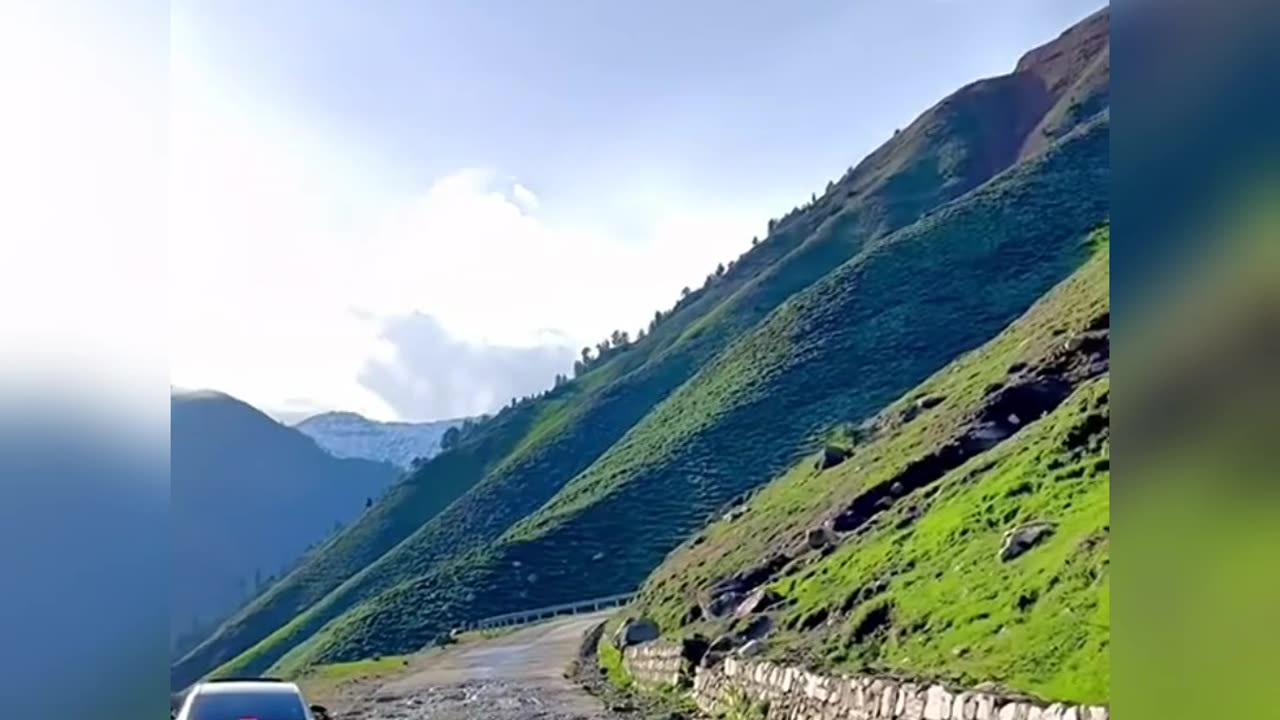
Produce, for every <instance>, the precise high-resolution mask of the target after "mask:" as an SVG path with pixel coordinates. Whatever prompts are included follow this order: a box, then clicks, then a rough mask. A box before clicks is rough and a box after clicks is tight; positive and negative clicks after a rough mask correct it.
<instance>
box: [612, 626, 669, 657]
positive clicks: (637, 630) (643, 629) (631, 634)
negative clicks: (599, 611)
mask: <svg viewBox="0 0 1280 720" xmlns="http://www.w3.org/2000/svg"><path fill="white" fill-rule="evenodd" d="M660 634H661V632H660V631H659V630H658V624H657V623H655V622H654V621H652V620H650V619H648V618H628V619H627V620H626V621H625V622H623V623H622V624H621V625H619V626H618V630H617V632H615V633H614V634H613V646H614V647H615V648H617V649H619V650H622V649H625V648H628V647H631V646H632V645H639V644H641V643H647V642H649V641H650V640H657V639H658V635H660Z"/></svg>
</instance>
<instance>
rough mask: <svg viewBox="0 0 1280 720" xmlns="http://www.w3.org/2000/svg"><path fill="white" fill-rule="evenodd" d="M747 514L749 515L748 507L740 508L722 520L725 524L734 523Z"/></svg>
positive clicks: (727, 514) (726, 514)
mask: <svg viewBox="0 0 1280 720" xmlns="http://www.w3.org/2000/svg"><path fill="white" fill-rule="evenodd" d="M746 514H747V508H746V506H740V507H736V508H734V509H732V510H730V511H729V512H727V513H725V514H724V515H723V516H721V518H720V519H721V520H723V521H725V522H733V521H734V520H737V519H738V518H740V517H742V516H743V515H746Z"/></svg>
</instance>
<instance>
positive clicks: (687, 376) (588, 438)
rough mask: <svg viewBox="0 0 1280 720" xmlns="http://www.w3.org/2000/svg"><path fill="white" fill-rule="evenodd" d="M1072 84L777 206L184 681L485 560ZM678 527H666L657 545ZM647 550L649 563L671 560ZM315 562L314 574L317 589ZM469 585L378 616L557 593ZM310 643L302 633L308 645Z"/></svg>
mask: <svg viewBox="0 0 1280 720" xmlns="http://www.w3.org/2000/svg"><path fill="white" fill-rule="evenodd" d="M1058 99H1059V98H1058V96H1056V95H1055V94H1054V93H1053V92H1051V91H1050V90H1049V89H1048V87H1047V86H1046V84H1045V82H1044V80H1043V78H1042V77H1041V75H1038V74H1036V73H1035V72H1032V71H1031V70H1023V71H1021V72H1019V73H1015V74H1013V75H1009V76H1006V77H1003V78H994V79H991V80H986V81H981V82H978V83H974V84H973V85H970V86H968V87H966V88H964V89H962V90H960V91H958V92H957V93H956V94H954V95H953V96H952V97H950V98H948V99H946V100H944V101H943V102H941V103H939V104H938V105H936V106H935V107H933V108H931V109H930V110H928V111H927V112H926V113H924V114H923V115H922V116H921V118H920V119H918V120H917V121H916V122H915V123H913V124H912V125H911V126H910V127H908V128H906V129H904V130H903V131H902V132H900V133H898V134H897V135H895V137H894V138H893V139H892V140H890V141H889V142H888V143H886V144H885V146H883V147H882V148H881V149H880V150H878V151H877V152H876V153H873V154H872V155H871V156H869V157H868V158H867V159H866V160H864V161H863V162H862V163H860V164H859V165H858V166H857V167H855V168H852V169H851V170H850V171H849V172H848V173H847V174H846V175H845V176H844V177H843V178H841V179H840V180H839V181H838V182H835V183H833V184H832V185H831V186H830V187H829V188H828V190H827V192H826V193H824V194H823V195H822V196H821V197H819V198H817V199H816V200H815V201H814V202H812V203H808V204H806V205H805V206H804V207H800V208H797V209H795V210H794V211H792V212H790V213H788V214H787V215H785V216H784V217H782V218H781V219H779V220H778V221H777V222H776V223H771V231H770V233H769V235H768V236H767V237H765V238H763V239H762V240H761V241H760V242H759V244H758V245H755V246H754V247H753V248H752V250H751V251H749V252H748V253H746V254H744V255H743V256H742V257H740V258H738V259H737V260H736V261H735V262H733V263H730V264H729V266H728V268H726V270H725V271H724V272H723V273H721V274H712V275H711V276H709V277H708V281H707V284H706V285H705V286H704V287H702V288H699V289H697V290H694V291H692V292H691V293H689V294H688V295H687V296H686V297H683V298H682V299H681V301H680V302H679V303H677V304H676V306H675V307H674V308H672V309H671V310H670V311H667V312H665V313H658V314H657V316H655V322H654V323H653V324H652V325H651V326H650V328H649V330H648V333H647V334H646V336H645V337H644V338H643V339H641V340H639V341H637V342H634V343H628V344H627V345H626V346H625V347H622V348H616V349H612V350H610V351H609V352H608V354H607V356H605V357H602V358H601V359H599V360H597V361H595V362H593V363H591V364H590V367H589V368H588V369H587V371H586V372H584V373H583V374H581V376H580V377H578V378H576V379H575V380H573V381H571V382H569V383H567V384H565V385H562V386H559V387H557V388H556V389H555V390H553V391H552V392H550V393H548V394H547V395H546V396H544V397H540V398H537V399H536V400H533V401H531V402H527V403H520V404H518V405H517V406H516V407H514V408H512V409H510V410H508V411H505V412H504V413H501V414H500V415H499V416H498V417H497V418H495V419H493V420H491V421H489V422H488V423H485V424H483V425H482V426H481V427H479V428H477V429H476V431H475V433H473V434H470V435H469V436H468V440H469V441H470V442H471V443H472V444H471V445H470V446H469V447H471V448H473V451H472V454H471V456H470V459H469V460H468V461H467V462H458V461H457V459H455V458H452V457H451V456H452V455H453V454H454V453H452V452H449V453H444V454H443V455H441V456H439V457H437V458H435V459H434V460H433V461H432V462H430V463H428V464H426V465H425V466H424V467H422V468H421V469H420V470H419V471H418V473H417V474H416V475H415V479H411V481H410V482H418V480H417V478H421V482H423V483H426V484H433V485H434V484H439V485H440V486H442V487H448V488H451V489H453V490H456V491H457V492H458V493H459V494H458V496H457V499H456V501H454V502H453V503H452V504H451V505H449V506H448V507H447V508H444V509H443V510H440V509H439V508H437V507H434V506H433V507H432V508H424V507H422V506H420V505H415V504H413V503H410V502H404V500H403V499H402V498H400V497H398V496H396V495H393V496H391V497H390V498H388V500H387V501H384V502H383V503H380V504H379V505H378V506H377V509H378V512H379V517H381V518H383V521H382V522H381V523H380V524H378V525H373V526H367V527H353V528H352V529H351V530H349V531H348V533H347V534H346V537H340V538H338V539H337V540H335V543H334V545H333V546H332V547H331V548H329V549H327V550H326V551H325V552H324V553H321V554H320V556H318V558H317V561H316V563H315V565H314V567H311V568H309V569H308V568H303V569H300V570H303V571H305V574H303V573H300V574H299V576H298V578H286V580H285V581H284V582H283V583H282V584H281V586H280V588H278V591H277V592H276V594H275V595H274V596H273V597H271V598H266V601H265V602H264V603H262V604H261V605H260V606H258V607H256V608H251V609H250V611H249V612H247V613H244V614H242V615H241V616H239V617H238V618H237V620H236V624H235V625H229V626H228V627H227V628H224V630H226V632H221V633H219V634H217V635H215V636H214V637H213V638H211V640H210V642H209V643H208V644H207V647H206V648H205V650H206V651H205V652H204V653H203V654H201V655H199V656H195V655H193V656H192V657H190V658H188V660H187V661H186V662H184V663H183V664H182V665H181V666H180V667H179V668H177V669H176V672H175V682H178V681H180V680H182V679H187V680H190V679H194V677H196V676H198V675H200V674H202V673H204V672H207V671H208V670H209V669H212V668H213V667H214V666H215V665H217V664H218V663H223V662H225V661H227V660H228V659H230V658H234V659H231V660H230V662H225V664H224V665H223V666H222V670H221V671H222V672H236V673H242V672H262V671H264V670H265V669H266V668H268V667H269V666H271V665H272V664H275V663H277V662H279V661H280V660H281V658H283V657H284V655H285V653H287V652H290V651H291V650H293V649H295V648H297V647H298V646H299V644H300V643H303V642H304V641H307V640H308V639H312V638H314V636H315V635H316V633H317V632H318V631H320V630H321V628H324V627H325V626H326V625H328V624H330V623H331V622H332V621H334V620H335V619H337V618H339V617H340V616H343V615H344V613H349V612H350V613H351V615H350V617H348V618H346V619H344V620H343V621H341V623H339V625H342V626H346V627H355V626H356V624H353V620H352V619H353V618H356V617H364V616H365V615H370V616H374V615H378V614H379V613H378V610H377V608H380V607H383V603H382V601H381V600H378V601H373V599H374V598H377V597H379V596H380V595H384V594H385V595H387V596H388V597H396V596H398V595H397V593H399V592H402V590H397V588H407V587H411V586H413V584H414V583H415V582H419V581H420V580H421V579H422V578H426V577H437V578H439V577H450V576H451V574H454V573H456V574H458V577H459V578H465V577H466V576H469V574H473V573H476V572H478V570H477V568H482V567H484V566H485V563H484V562H472V560H473V559H477V558H479V559H484V558H488V557H492V556H493V555H494V552H495V551H494V547H493V545H492V544H493V543H494V541H496V540H497V539H498V538H500V537H502V536H503V534H504V533H508V531H509V530H510V529H511V528H512V526H513V525H514V524H516V523H518V522H520V521H522V520H524V519H526V518H527V517H528V516H529V515H530V514H532V513H534V512H535V511H537V510H539V508H541V507H542V506H543V505H545V504H546V503H547V502H548V501H550V500H552V498H554V497H556V496H557V493H559V492H560V491H561V490H562V489H563V488H565V486H566V484H567V483H569V482H570V481H571V480H573V479H574V478H575V477H578V476H579V475H581V474H583V473H584V471H588V468H591V467H593V464H595V463H596V462H597V461H598V460H600V459H602V457H604V456H606V453H607V452H609V453H613V452H615V451H616V450H617V447H618V445H619V443H620V442H621V443H623V444H625V443H626V442H627V440H626V438H628V437H629V436H630V435H629V433H634V432H636V428H637V424H638V423H640V422H641V421H642V420H644V419H645V418H646V417H647V416H649V415H650V413H651V411H653V410H654V408H655V407H656V406H658V405H659V404H660V403H662V402H664V401H666V400H667V399H668V398H669V397H670V396H671V395H672V393H674V392H676V391H677V389H679V388H681V387H682V386H685V385H686V383H688V382H690V380H691V378H693V377H694V376H695V375H696V374H698V373H699V372H705V370H704V369H705V368H706V367H707V366H708V364H709V363H712V362H713V361H715V358H717V357H718V356H720V355H721V354H722V353H723V352H724V351H725V350H726V348H728V347H729V346H730V345H731V344H732V343H734V342H735V341H737V340H739V339H740V338H741V337H742V336H743V335H744V334H746V333H748V332H749V331H751V329H752V328H753V327H755V326H756V325H758V324H759V323H760V322H761V321H762V320H764V319H765V318H766V317H768V316H769V315H770V313H772V312H774V311H775V310H776V309H777V308H778V307H779V306H780V305H782V304H783V303H785V302H786V301H787V300H789V299H790V298H792V297H794V296H796V295H797V294H798V293H801V292H804V291H806V290H807V289H809V288H811V287H813V286H814V284H815V283H818V282H819V281H821V280H822V279H823V278H824V277H827V276H828V275H829V274H830V273H831V272H832V271H833V270H835V269H836V268H838V267H840V266H841V265H842V264H844V263H846V262H847V261H848V260H849V259H850V258H852V257H855V256H857V255H859V254H860V253H863V252H865V251H866V250H867V248H869V247H871V246H873V245H876V244H877V243H879V242H881V241H882V240H884V238H886V237H887V236H889V235H890V234H892V233H893V232H895V231H898V230H900V229H901V228H903V227H905V226H907V225H909V224H911V223H913V222H915V221H916V220H918V219H919V218H920V217H921V216H922V215H923V214H924V213H926V212H928V211H930V210H932V209H934V208H937V207H938V206H940V205H942V204H944V203H946V202H947V201H949V200H952V199H955V198H957V197H960V196H962V195H963V194H965V193H966V192H969V191H971V190H972V189H973V188H975V187H977V186H978V185H980V184H981V183H983V182H985V181H986V180H988V179H989V178H990V177H991V176H992V175H993V174H994V173H997V172H999V171H1001V170H1003V169H1005V168H1006V167H1007V166H1008V165H1009V164H1010V163H1012V162H1014V161H1015V160H1017V158H1018V156H1019V153H1020V152H1021V148H1022V146H1023V145H1024V144H1025V142H1026V138H1027V136H1028V135H1029V133H1031V132H1032V131H1033V129H1034V128H1035V127H1036V126H1037V124H1038V123H1040V122H1041V120H1042V119H1043V118H1044V117H1045V115H1046V114H1047V113H1050V112H1052V111H1053V109H1054V107H1055V106H1056V103H1057V102H1058ZM1068 265H1069V263H1068ZM948 357H949V356H948ZM890 397H892V396H891V395H886V396H884V397H883V398H882V399H881V400H880V402H884V401H887V400H888V399H889V398H890ZM875 407H878V405H874V404H873V405H869V406H868V410H871V409H874V408H875ZM785 442H789V441H788V440H784V444H785ZM480 445H483V450H480V449H478V448H479V447H480ZM794 452H795V449H794V448H788V449H782V450H779V452H778V453H776V457H775V458H774V460H773V461H774V462H785V461H786V460H789V459H790V458H791V457H792V456H793V453H794ZM716 493H717V494H718V493H719V491H718V490H717V491H716ZM709 502H710V501H709ZM704 504H705V503H704ZM437 511H438V513H439V514H436V512H437ZM702 519H704V518H703V517H699V518H698V521H699V522H701V520H702ZM674 527H676V528H687V527H689V523H688V518H686V517H683V516H682V517H680V518H679V519H678V521H677V522H676V524H675V526H674ZM676 539H678V538H676V537H674V536H668V535H662V536H660V537H658V538H656V539H655V547H657V546H659V545H669V544H670V543H671V542H674V541H675V540H676ZM659 557H660V556H659ZM370 558H376V560H372V561H371V560H370ZM646 558H648V559H646V560H645V562H646V563H647V565H646V566H645V567H644V568H643V569H644V570H647V569H648V568H649V567H652V564H653V563H654V562H656V559H653V558H649V557H648V556H646ZM638 567H640V566H639V565H633V566H628V567H627V572H628V573H630V575H628V577H630V578H631V580H630V582H633V583H634V582H636V581H638V580H639V577H641V576H642V574H643V573H642V571H641V572H640V574H637V568H638ZM525 576H526V577H527V574H526V575H525ZM303 577H308V578H312V579H313V582H310V583H307V584H305V587H306V591H305V592H300V591H299V588H300V587H301V586H303V583H302V582H301V578H303ZM432 582H434V581H432ZM456 584H457V586H458V588H459V589H458V592H456V593H444V594H437V595H436V601H438V602H441V603H446V604H450V607H453V606H454V605H455V604H456V606H457V608H458V611H457V612H456V613H452V614H439V613H437V614H436V619H435V620H434V621H433V622H432V624H431V625H430V627H425V626H423V625H422V624H421V623H420V622H419V618H420V616H421V613H419V612H414V613H411V614H410V615H407V616H403V617H401V616H399V615H394V614H393V615H388V616H386V617H382V618H380V619H379V620H378V622H381V623H392V624H393V625H395V627H394V628H393V629H387V630H385V634H398V635H399V636H400V638H401V639H400V640H399V641H398V642H399V644H400V645H403V646H408V645H410V644H412V643H419V644H420V643H421V642H423V641H425V640H428V639H430V637H429V636H430V634H431V633H432V632H435V631H438V630H440V629H443V628H444V625H445V623H446V622H447V621H448V619H449V618H450V617H454V616H456V615H458V614H459V613H461V614H473V613H477V612H483V610H482V609H483V608H486V607H489V606H490V604H491V603H490V602H489V600H493V602H492V604H493V605H502V606H503V607H508V608H509V607H512V606H513V605H514V606H517V607H519V606H526V605H527V604H528V603H533V602H538V601H539V597H540V595H541V592H540V590H538V589H537V588H536V587H525V586H524V585H521V584H515V585H512V584H506V585H504V586H503V587H502V588H501V590H500V595H501V598H500V599H499V598H497V597H494V598H488V597H487V595H489V594H492V592H493V591H491V590H489V589H488V588H487V587H486V585H485V584H484V583H479V584H472V583H469V582H467V581H464V580H461V579H460V580H459V582H457V583H456ZM601 584H602V585H606V584H607V585H611V586H613V585H616V584H617V580H616V579H614V580H612V581H609V582H604V583H601ZM533 585H536V583H533ZM477 593H480V594H482V595H485V596H486V597H477V596H476V594H477ZM409 594H410V595H412V592H410V593H409ZM411 602H416V600H415V601H411ZM362 603H363V604H364V605H362ZM464 606H465V607H464ZM357 607H358V608H359V609H358V610H353V608H357ZM423 612H425V611H423ZM400 623H403V626H401V625H400ZM337 626H338V625H334V626H331V627H330V628H329V629H328V630H326V631H325V633H324V635H325V637H326V638H328V637H331V636H332V635H333V632H334V630H335V628H336V627H337ZM410 630H411V631H410ZM356 634H357V635H362V633H356ZM383 634H384V632H383V631H378V632H374V633H370V634H368V637H375V636H376V637H381V636H382V635H383ZM344 642H345V641H344ZM380 643H381V640H378V641H373V640H367V638H366V639H361V640H359V641H358V642H357V645H355V646H352V647H351V648H348V649H347V651H344V655H345V656H355V655H354V654H353V653H358V652H366V651H367V652H370V653H376V652H381V650H380V647H381V646H380ZM339 644H342V643H339ZM316 645H317V644H316V643H311V644H310V645H308V647H315V646H316ZM356 648H358V650H357V649H356ZM309 652H310V650H307V649H303V650H298V651H297V652H295V653H294V655H293V657H294V658H298V657H305V656H307V654H308V653H309Z"/></svg>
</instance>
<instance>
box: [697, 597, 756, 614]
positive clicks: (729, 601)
mask: <svg viewBox="0 0 1280 720" xmlns="http://www.w3.org/2000/svg"><path fill="white" fill-rule="evenodd" d="M745 599H746V596H745V595H743V594H742V593H740V592H738V591H736V590H728V591H725V592H722V593H720V594H719V595H715V596H713V597H712V598H711V599H710V600H709V601H707V604H706V605H704V606H703V607H702V614H703V615H704V616H706V617H709V618H720V617H724V616H725V615H728V614H729V613H730V612H732V611H733V610H734V609H736V608H737V607H738V605H740V604H741V603H742V601H743V600H745Z"/></svg>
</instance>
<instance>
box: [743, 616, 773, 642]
mask: <svg viewBox="0 0 1280 720" xmlns="http://www.w3.org/2000/svg"><path fill="white" fill-rule="evenodd" d="M772 629H773V620H772V619H771V618H770V617H769V616H768V615H757V616H756V617H755V618H754V619H753V620H752V621H751V622H750V623H748V624H747V626H746V627H745V628H743V629H742V631H741V632H739V633H738V637H737V641H738V642H750V641H752V640H759V639H761V638H763V637H764V636H765V635H768V634H769V631H770V630H772Z"/></svg>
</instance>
